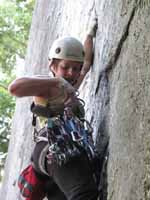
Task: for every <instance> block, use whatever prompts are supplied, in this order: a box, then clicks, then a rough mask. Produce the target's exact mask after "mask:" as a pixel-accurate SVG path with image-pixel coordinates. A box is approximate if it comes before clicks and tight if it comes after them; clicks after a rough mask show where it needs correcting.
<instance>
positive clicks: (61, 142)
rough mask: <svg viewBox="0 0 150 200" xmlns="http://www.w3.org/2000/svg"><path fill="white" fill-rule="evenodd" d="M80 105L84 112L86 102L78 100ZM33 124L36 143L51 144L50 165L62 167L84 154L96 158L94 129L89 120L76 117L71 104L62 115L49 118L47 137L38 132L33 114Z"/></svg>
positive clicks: (49, 150) (90, 158)
mask: <svg viewBox="0 0 150 200" xmlns="http://www.w3.org/2000/svg"><path fill="white" fill-rule="evenodd" d="M81 102H82V103H81ZM78 105H80V107H81V105H82V110H83V106H84V101H83V100H80V99H78ZM76 110H77V109H76ZM78 114H79V111H78ZM78 116H79V115H78ZM80 116H83V114H82V115H80ZM32 124H33V126H34V134H33V138H34V141H36V142H39V141H47V142H48V143H49V148H48V153H47V160H48V163H49V164H53V163H57V164H58V165H60V166H61V165H63V164H65V163H67V162H69V161H70V160H71V159H72V158H74V157H77V156H79V155H80V154H81V153H82V152H85V153H86V154H87V156H88V158H89V160H92V159H93V157H94V156H95V152H96V150H95V147H94V144H93V140H92V131H93V129H92V127H91V125H90V123H89V122H88V121H87V120H85V119H84V118H82V117H81V118H79V117H77V116H76V114H75V113H74V107H73V106H71V105H70V103H68V104H67V105H66V106H65V107H64V112H63V113H61V114H60V115H57V116H56V117H48V119H47V126H46V127H45V131H46V133H45V135H46V137H45V136H43V135H39V134H38V131H37V130H36V115H35V114H33V122H32Z"/></svg>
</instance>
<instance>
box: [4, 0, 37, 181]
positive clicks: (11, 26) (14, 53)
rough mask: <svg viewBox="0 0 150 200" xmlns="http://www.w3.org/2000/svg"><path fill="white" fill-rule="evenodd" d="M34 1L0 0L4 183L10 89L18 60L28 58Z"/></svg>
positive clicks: (11, 106)
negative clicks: (26, 54) (27, 49)
mask: <svg viewBox="0 0 150 200" xmlns="http://www.w3.org/2000/svg"><path fill="white" fill-rule="evenodd" d="M34 1H35V0H0V180H1V176H2V174H1V172H2V169H3V167H4V162H5V159H6V155H7V149H8V142H9V137H10V133H11V122H12V116H13V113H14V109H15V98H14V97H12V96H10V94H9V93H8V91H7V87H8V85H9V83H10V82H11V81H12V80H13V79H15V67H16V58H23V59H24V57H25V52H26V48H27V42H28V35H29V29H30V24H31V18H32V11H33V6H34Z"/></svg>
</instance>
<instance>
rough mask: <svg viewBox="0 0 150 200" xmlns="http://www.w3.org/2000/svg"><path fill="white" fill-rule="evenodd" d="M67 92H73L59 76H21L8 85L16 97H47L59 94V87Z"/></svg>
mask: <svg viewBox="0 0 150 200" xmlns="http://www.w3.org/2000/svg"><path fill="white" fill-rule="evenodd" d="M65 84H66V85H65ZM64 87H65V89H66V92H67V93H68V94H69V93H70V94H71V93H73V92H74V89H73V87H71V86H68V85H67V83H66V82H64V80H63V81H62V79H61V78H39V77H34V78H33V77H22V78H18V79H16V80H14V81H13V82H12V83H11V84H10V85H9V87H8V91H9V92H10V94H11V95H13V96H16V97H25V96H39V97H43V98H46V99H48V98H49V97H52V96H53V95H56V96H57V95H59V93H60V90H61V88H64Z"/></svg>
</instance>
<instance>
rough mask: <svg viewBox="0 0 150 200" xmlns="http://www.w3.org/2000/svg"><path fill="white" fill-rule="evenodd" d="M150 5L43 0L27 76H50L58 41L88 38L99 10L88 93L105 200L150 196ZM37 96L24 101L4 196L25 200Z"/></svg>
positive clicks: (136, 0) (84, 91)
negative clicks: (21, 180) (22, 187)
mask: <svg viewBox="0 0 150 200" xmlns="http://www.w3.org/2000/svg"><path fill="white" fill-rule="evenodd" d="M149 8H150V2H149V1H148V0H132V1H131V0H124V1H122V0H95V1H94V0H88V1H87V0H76V1H74V0H69V1H67V0H57V1H55V0H44V1H43V0H37V1H36V5H35V10H34V13H33V21H32V25H31V31H30V37H29V45H28V51H27V56H26V64H25V67H24V75H33V74H46V73H47V72H48V62H47V55H48V50H49V48H50V46H51V44H52V42H53V40H54V39H55V38H57V37H58V36H61V35H72V36H75V37H78V38H79V39H81V40H82V41H83V40H84V38H85V35H86V30H87V27H88V22H89V19H90V16H91V13H92V11H93V9H95V10H96V13H97V16H98V30H97V34H96V39H95V47H94V53H95V56H94V63H93V66H92V68H91V70H90V72H89V74H88V75H87V77H86V79H85V81H84V83H83V84H82V86H81V88H80V92H81V97H83V98H84V99H85V101H86V111H87V112H86V113H87V119H88V120H89V121H91V123H92V125H93V128H94V138H95V142H96V145H97V148H98V150H99V152H101V153H104V152H105V153H106V154H105V159H104V166H103V173H102V175H101V184H100V195H99V196H100V199H101V200H106V199H108V200H135V199H136V200H149V199H150V189H149V188H150V178H149V177H150V170H149V168H150V142H149V141H150V133H149V132H150V112H149V110H150V109H149V107H150V101H149V99H150V81H149V80H150V61H149V55H150V40H149V29H150V20H149V14H150V11H149ZM30 103H31V99H30V98H25V99H18V100H17V104H16V111H15V116H14V120H13V127H12V137H11V140H10V145H9V152H8V158H7V162H6V166H5V178H4V181H3V187H2V190H1V194H0V199H2V200H20V199H21V197H20V195H19V192H18V189H17V185H16V180H17V177H18V174H19V171H20V170H21V169H22V168H24V167H25V166H26V165H27V164H28V162H29V159H30V155H31V151H32V148H33V146H34V144H33V142H32V139H31V132H32V131H31V130H32V126H31V120H32V116H31V113H30V111H29V107H30Z"/></svg>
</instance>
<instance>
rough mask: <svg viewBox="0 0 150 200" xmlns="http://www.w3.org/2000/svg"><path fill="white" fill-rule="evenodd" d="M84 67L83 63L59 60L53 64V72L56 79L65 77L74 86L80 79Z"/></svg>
mask: <svg viewBox="0 0 150 200" xmlns="http://www.w3.org/2000/svg"><path fill="white" fill-rule="evenodd" d="M82 65H83V63H82V62H77V61H71V60H58V59H57V60H55V61H54V62H53V63H52V64H51V70H52V72H53V73H54V75H55V76H56V77H63V78H64V79H66V80H67V81H68V82H69V83H71V84H72V85H74V84H75V83H76V82H77V80H78V78H79V75H80V71H81V68H82Z"/></svg>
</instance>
